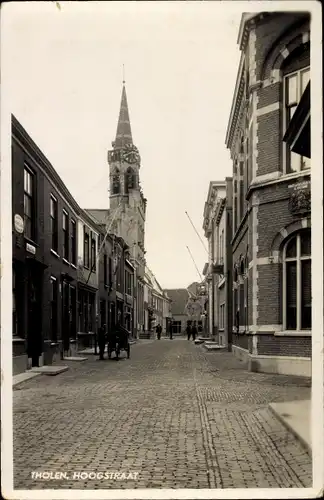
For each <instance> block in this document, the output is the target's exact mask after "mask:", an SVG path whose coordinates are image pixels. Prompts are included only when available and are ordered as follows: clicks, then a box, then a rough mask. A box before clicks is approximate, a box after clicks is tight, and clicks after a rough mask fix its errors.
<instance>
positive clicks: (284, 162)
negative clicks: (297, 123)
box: [282, 66, 311, 175]
mask: <svg viewBox="0 0 324 500" xmlns="http://www.w3.org/2000/svg"><path fill="white" fill-rule="evenodd" d="M306 71H310V66H305V67H304V68H301V69H299V70H297V71H292V72H291V73H288V74H287V75H284V76H283V79H282V83H283V103H282V104H283V117H282V123H283V133H284V134H285V133H286V130H287V108H286V82H287V80H288V78H290V77H292V76H294V75H298V78H297V106H298V104H299V102H300V99H301V96H302V92H301V75H302V74H303V73H305V72H306ZM287 149H289V146H288V144H286V143H285V142H283V141H282V167H283V173H284V174H286V175H289V174H296V173H304V172H309V171H310V170H311V167H309V168H305V169H302V168H301V167H302V158H303V157H302V156H300V168H299V170H298V172H295V171H291V172H289V171H288V170H287Z"/></svg>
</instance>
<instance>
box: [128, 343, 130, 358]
mask: <svg viewBox="0 0 324 500" xmlns="http://www.w3.org/2000/svg"><path fill="white" fill-rule="evenodd" d="M129 358H130V345H129V344H128V346H127V359H129Z"/></svg>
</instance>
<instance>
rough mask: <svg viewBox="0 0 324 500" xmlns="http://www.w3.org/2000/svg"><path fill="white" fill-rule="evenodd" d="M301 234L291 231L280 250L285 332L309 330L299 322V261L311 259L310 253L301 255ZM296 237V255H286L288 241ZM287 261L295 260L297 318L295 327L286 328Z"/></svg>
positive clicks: (300, 310)
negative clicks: (293, 328) (281, 250)
mask: <svg viewBox="0 0 324 500" xmlns="http://www.w3.org/2000/svg"><path fill="white" fill-rule="evenodd" d="M301 234H302V231H299V232H298V233H293V234H292V235H291V236H290V238H288V239H287V241H286V242H285V245H284V248H283V252H282V262H283V265H282V272H283V279H282V285H283V286H282V289H283V296H282V304H283V310H282V318H283V322H282V323H283V329H284V331H286V332H297V333H298V332H300V333H303V334H305V333H307V332H311V329H302V328H301V323H302V321H301V320H302V317H301V312H302V309H301V293H302V287H301V262H302V261H303V260H311V259H312V255H311V254H310V255H304V256H302V255H301V241H300V236H301ZM294 237H296V257H286V250H287V245H288V243H289V242H290V240H291V239H292V238H294ZM287 262H296V280H297V282H296V303H297V308H296V309H297V318H296V329H295V330H292V329H289V330H288V329H287V296H286V294H287V274H286V272H287V266H286V263H287Z"/></svg>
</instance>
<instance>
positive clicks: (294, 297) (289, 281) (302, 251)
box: [283, 229, 312, 331]
mask: <svg viewBox="0 0 324 500" xmlns="http://www.w3.org/2000/svg"><path fill="white" fill-rule="evenodd" d="M283 273H284V275H283V283H284V290H283V301H284V309H283V310H284V328H285V329H286V330H297V331H298V330H310V329H311V327H312V271H311V230H310V229H307V230H303V231H301V232H300V233H297V234H295V235H293V236H292V237H291V238H290V239H289V240H288V241H287V243H286V244H285V246H284V248H283Z"/></svg>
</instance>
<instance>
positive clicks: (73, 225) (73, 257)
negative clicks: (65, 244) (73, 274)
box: [71, 219, 76, 266]
mask: <svg viewBox="0 0 324 500" xmlns="http://www.w3.org/2000/svg"><path fill="white" fill-rule="evenodd" d="M71 264H73V265H74V266H75V265H76V222H75V220H73V219H71Z"/></svg>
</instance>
